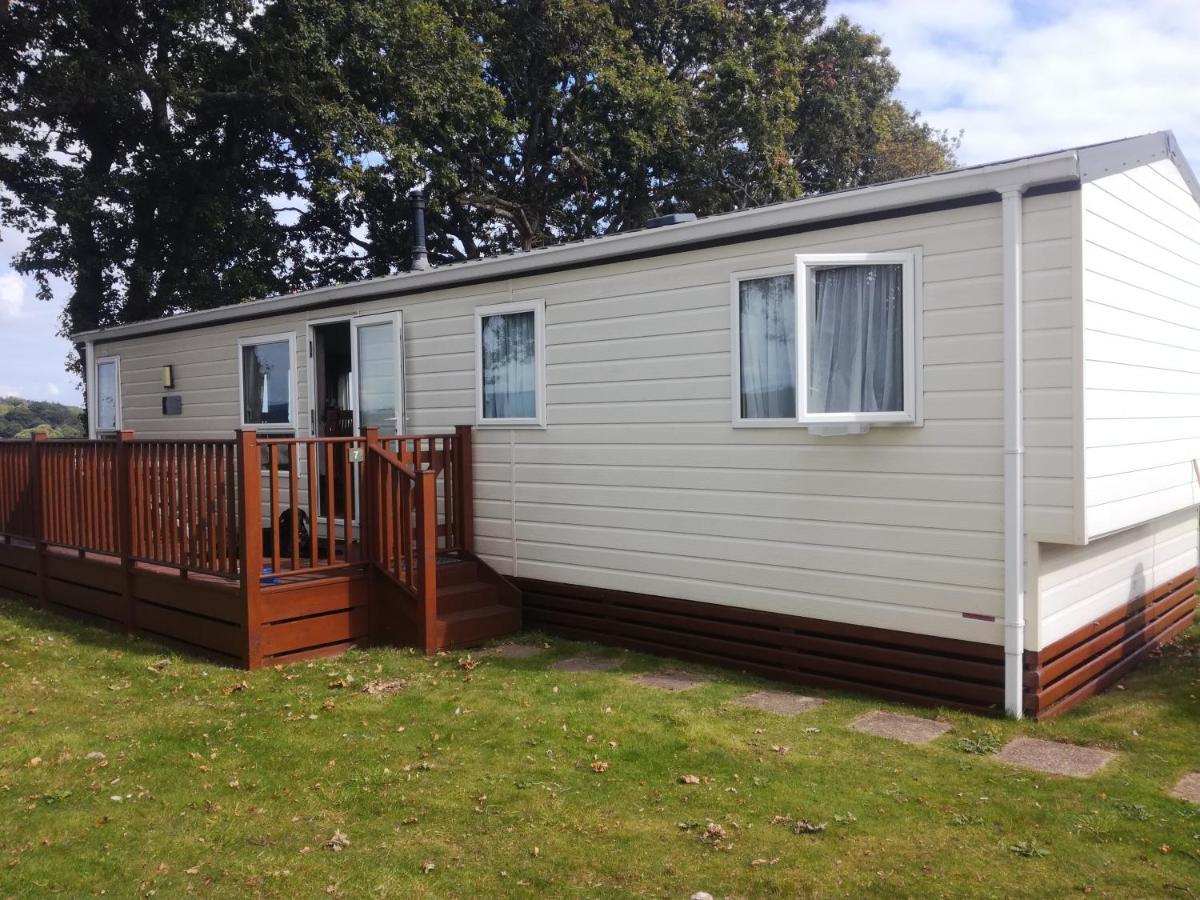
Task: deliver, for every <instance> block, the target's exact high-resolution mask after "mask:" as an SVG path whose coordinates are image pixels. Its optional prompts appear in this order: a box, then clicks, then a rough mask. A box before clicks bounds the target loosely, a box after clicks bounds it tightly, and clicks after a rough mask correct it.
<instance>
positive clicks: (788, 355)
mask: <svg viewBox="0 0 1200 900" xmlns="http://www.w3.org/2000/svg"><path fill="white" fill-rule="evenodd" d="M738 323H739V325H738V359H739V366H740V369H741V373H740V374H741V391H740V392H741V417H742V418H743V419H795V417H796V279H795V276H794V275H791V274H788V275H775V276H771V277H767V278H747V279H745V280H744V281H740V282H738Z"/></svg>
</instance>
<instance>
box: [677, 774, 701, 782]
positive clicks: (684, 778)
mask: <svg viewBox="0 0 1200 900" xmlns="http://www.w3.org/2000/svg"><path fill="white" fill-rule="evenodd" d="M679 783H680V784H699V783H700V776H699V775H680V776H679Z"/></svg>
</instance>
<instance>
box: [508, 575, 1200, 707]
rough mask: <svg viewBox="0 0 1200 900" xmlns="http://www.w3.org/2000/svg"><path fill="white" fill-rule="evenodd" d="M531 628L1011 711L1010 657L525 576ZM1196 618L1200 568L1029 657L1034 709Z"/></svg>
mask: <svg viewBox="0 0 1200 900" xmlns="http://www.w3.org/2000/svg"><path fill="white" fill-rule="evenodd" d="M517 583H518V584H519V586H520V587H521V588H522V589H523V590H524V592H525V603H524V611H525V623H526V625H527V626H528V627H531V628H542V629H544V630H546V631H551V632H554V633H557V634H561V635H563V636H564V637H570V638H576V639H580V640H594V641H600V642H601V643H609V644H616V645H620V646H625V647H630V648H632V649H635V650H643V651H646V652H648V653H655V654H659V655H663V656H671V657H675V658H677V659H684V660H692V661H695V662H700V663H709V664H712V665H717V666H724V667H729V668H735V669H739V670H742V671H745V672H750V673H753V674H756V675H763V676H766V677H768V678H775V679H779V680H782V681H791V682H796V683H799V684H812V685H816V686H820V687H830V688H836V689H849V690H856V691H861V692H863V693H867V694H871V695H874V696H877V697H882V698H886V699H890V700H898V701H901V702H904V703H916V704H921V705H926V706H930V705H932V706H948V707H954V708H958V709H966V710H970V711H972V712H983V713H991V714H1000V713H1001V712H1002V711H1003V708H1004V687H1003V685H1004V681H1003V679H1004V653H1003V648H1001V647H1000V646H996V645H991V644H979V643H973V642H969V641H959V640H951V639H948V638H936V637H930V636H927V635H918V634H909V633H906V632H903V631H891V630H887V629H882V628H868V627H863V626H856V625H845V624H841V623H837V622H827V621H823V620H819V619H808V618H803V617H800V616H787V615H783V614H780V613H768V612H760V611H757V610H748V609H739V608H736V607H728V606H721V605H718V604H712V603H701V602H695V601H689V600H676V599H671V598H667V597H655V596H650V595H646V594H632V593H625V592H621V591H610V590H604V589H601V588H592V587H581V586H576V585H568V584H558V583H551V582H544V581H536V580H531V579H517ZM1195 611H1196V571H1195V570H1192V571H1190V572H1188V573H1185V574H1184V575H1180V576H1179V577H1178V578H1175V579H1172V580H1171V581H1169V582H1168V583H1167V584H1164V585H1161V586H1160V587H1158V588H1156V589H1155V590H1153V591H1150V592H1149V593H1147V594H1146V595H1145V596H1144V597H1140V598H1138V599H1137V600H1135V601H1133V602H1132V603H1130V604H1128V605H1126V606H1123V607H1122V608H1121V609H1119V610H1114V611H1113V612H1111V613H1109V614H1108V615H1106V616H1104V617H1102V618H1101V619H1099V620H1097V621H1096V622H1094V623H1092V624H1091V625H1089V626H1087V627H1086V628H1081V629H1079V630H1078V631H1076V632H1075V633H1073V634H1071V635H1068V636H1067V637H1065V638H1063V639H1062V640H1061V641H1056V642H1055V643H1054V644H1052V645H1050V646H1049V647H1047V648H1046V649H1045V650H1043V651H1042V652H1041V653H1027V654H1026V656H1025V668H1026V674H1025V686H1026V687H1025V709H1026V714H1027V715H1031V716H1033V717H1035V718H1039V719H1041V718H1047V717H1050V716H1055V715H1058V714H1059V713H1062V712H1064V711H1066V710H1067V709H1070V708H1071V707H1072V706H1074V705H1075V704H1077V703H1079V702H1080V701H1082V700H1084V699H1086V698H1087V697H1091V696H1093V695H1094V694H1096V693H1098V692H1099V691H1102V690H1104V688H1106V687H1109V686H1111V685H1112V684H1115V683H1116V681H1117V680H1118V679H1120V678H1121V677H1122V676H1124V675H1125V674H1126V673H1127V672H1128V671H1129V670H1130V669H1132V668H1133V667H1134V666H1136V665H1137V664H1138V663H1139V662H1140V661H1142V660H1143V659H1145V658H1146V657H1147V656H1148V655H1149V653H1150V651H1151V650H1152V649H1153V648H1155V647H1157V646H1160V645H1161V644H1164V643H1166V642H1167V641H1169V640H1171V639H1172V638H1173V637H1176V636H1178V635H1179V634H1181V633H1182V632H1183V631H1185V630H1186V629H1187V628H1188V626H1189V625H1190V624H1191V623H1192V621H1193V619H1194V617H1195Z"/></svg>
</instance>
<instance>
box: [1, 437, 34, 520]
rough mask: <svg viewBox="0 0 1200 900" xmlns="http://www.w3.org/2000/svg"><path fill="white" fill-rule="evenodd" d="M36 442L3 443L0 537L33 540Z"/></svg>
mask: <svg viewBox="0 0 1200 900" xmlns="http://www.w3.org/2000/svg"><path fill="white" fill-rule="evenodd" d="M33 453H34V446H33V441H0V534H4V535H11V536H12V537H16V538H22V539H24V540H29V541H31V540H33V539H34V535H35V534H36V524H35V517H36V515H37V491H36V486H37V483H38V480H37V479H36V478H35V477H34V455H33Z"/></svg>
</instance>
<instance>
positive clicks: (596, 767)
mask: <svg viewBox="0 0 1200 900" xmlns="http://www.w3.org/2000/svg"><path fill="white" fill-rule="evenodd" d="M592 771H593V772H607V771H608V763H606V762H605V761H604V760H602V759H598V760H596V761H595V762H594V763H592Z"/></svg>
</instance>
